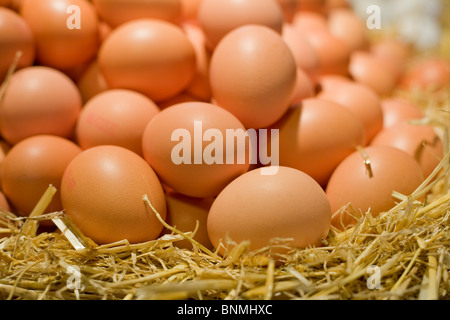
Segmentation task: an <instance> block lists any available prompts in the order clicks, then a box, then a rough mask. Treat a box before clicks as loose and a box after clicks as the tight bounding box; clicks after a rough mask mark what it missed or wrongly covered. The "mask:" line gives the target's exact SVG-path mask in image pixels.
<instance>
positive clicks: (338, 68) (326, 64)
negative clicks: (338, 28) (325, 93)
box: [305, 29, 351, 76]
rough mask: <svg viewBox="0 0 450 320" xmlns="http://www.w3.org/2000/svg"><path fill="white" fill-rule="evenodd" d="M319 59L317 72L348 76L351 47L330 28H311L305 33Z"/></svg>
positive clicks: (319, 73)
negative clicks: (332, 32) (330, 30)
mask: <svg viewBox="0 0 450 320" xmlns="http://www.w3.org/2000/svg"><path fill="white" fill-rule="evenodd" d="M305 35H306V38H307V40H308V42H309V43H310V44H311V46H312V47H313V49H314V51H315V52H316V54H317V56H318V60H319V67H318V71H317V74H318V75H319V76H320V75H328V74H336V75H342V76H347V75H348V66H349V61H350V54H351V51H350V48H349V47H348V45H347V44H346V43H345V42H344V41H343V40H341V39H339V38H337V37H335V36H334V35H333V34H331V33H330V32H329V31H328V30H321V29H317V30H311V31H310V32H306V33H305Z"/></svg>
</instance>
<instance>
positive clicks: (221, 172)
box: [143, 102, 249, 198]
mask: <svg viewBox="0 0 450 320" xmlns="http://www.w3.org/2000/svg"><path fill="white" fill-rule="evenodd" d="M227 130H228V135H230V133H231V134H234V133H236V134H237V136H238V137H237V139H236V140H237V142H236V143H235V140H234V138H227ZM240 133H241V134H242V135H239V134H240ZM239 137H243V138H244V139H246V132H245V128H244V126H243V125H242V124H241V122H240V121H239V120H238V119H237V118H236V117H235V116H233V115H232V114H231V113H229V112H228V111H226V110H225V109H222V108H220V107H218V106H215V105H213V104H210V103H205V102H186V103H181V104H177V105H173V106H171V107H168V108H166V109H164V110H162V111H161V112H160V113H158V114H157V115H156V116H154V117H153V119H152V120H151V121H150V122H149V124H148V125H147V128H146V129H145V131H144V136H143V152H144V158H145V159H146V160H147V162H148V163H149V164H150V165H151V166H152V168H153V169H154V170H155V171H156V173H157V174H158V176H159V177H160V178H161V181H162V182H163V183H164V184H166V185H167V186H169V187H170V188H171V189H173V190H174V191H176V192H177V193H181V194H183V195H186V196H190V197H196V198H207V197H212V196H216V195H217V194H219V192H220V191H221V190H222V189H223V188H224V187H225V186H226V185H227V184H228V183H229V182H230V181H232V180H233V179H235V178H236V177H238V176H239V175H241V174H243V173H244V172H246V171H247V170H248V168H249V161H248V154H249V144H248V143H247V142H246V140H244V142H242V141H241V139H240V138H239ZM227 144H231V146H227ZM227 150H228V151H227ZM241 156H242V157H241ZM235 157H236V159H235Z"/></svg>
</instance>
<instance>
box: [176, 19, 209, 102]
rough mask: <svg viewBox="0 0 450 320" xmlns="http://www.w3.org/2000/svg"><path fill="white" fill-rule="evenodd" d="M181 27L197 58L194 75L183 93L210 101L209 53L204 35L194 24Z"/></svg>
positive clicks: (185, 24)
mask: <svg viewBox="0 0 450 320" xmlns="http://www.w3.org/2000/svg"><path fill="white" fill-rule="evenodd" d="M182 27H183V29H184V31H185V32H186V35H187V37H188V38H189V40H190V41H191V43H192V46H193V47H194V50H195V54H196V58H197V60H196V61H197V62H196V66H197V71H196V74H195V76H194V79H193V80H192V81H191V83H190V84H189V86H188V87H187V88H186V90H185V91H186V93H188V94H190V95H192V96H194V97H198V99H199V100H202V101H210V100H211V98H212V93H211V85H210V82H209V64H210V61H211V53H210V52H209V50H207V48H206V44H205V41H206V40H205V35H204V34H203V31H202V29H201V28H200V27H199V26H198V25H196V24H194V23H184V24H183V25H182Z"/></svg>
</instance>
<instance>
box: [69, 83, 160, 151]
mask: <svg viewBox="0 0 450 320" xmlns="http://www.w3.org/2000/svg"><path fill="white" fill-rule="evenodd" d="M159 111H160V110H159V108H158V106H157V105H156V104H155V103H154V102H153V101H152V100H150V99H149V98H147V97H146V96H144V95H143V94H141V93H138V92H135V91H132V90H127V89H111V90H107V91H104V92H102V93H99V94H97V95H96V96H94V97H93V98H92V99H91V100H89V101H88V102H87V103H86V104H85V105H84V107H83V109H82V110H81V113H80V116H79V117H78V121H77V127H76V137H77V142H78V144H79V145H80V146H81V147H82V148H83V149H88V148H92V147H94V146H99V145H115V146H120V147H124V148H127V149H129V150H131V151H133V152H135V153H137V154H138V155H142V135H143V133H144V130H145V127H146V126H147V124H148V123H149V122H150V120H151V119H152V118H153V117H154V116H155V115H156V114H157V113H158V112H159Z"/></svg>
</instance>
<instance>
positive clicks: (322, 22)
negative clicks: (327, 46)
mask: <svg viewBox="0 0 450 320" xmlns="http://www.w3.org/2000/svg"><path fill="white" fill-rule="evenodd" d="M292 25H293V26H295V27H296V28H298V30H299V31H300V32H304V33H310V32H314V31H317V30H319V31H328V21H327V18H326V16H325V15H324V14H323V13H320V12H315V11H312V10H301V9H300V10H298V11H297V13H296V14H295V16H294V19H293V20H292Z"/></svg>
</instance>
